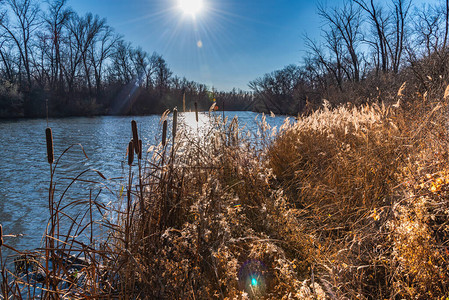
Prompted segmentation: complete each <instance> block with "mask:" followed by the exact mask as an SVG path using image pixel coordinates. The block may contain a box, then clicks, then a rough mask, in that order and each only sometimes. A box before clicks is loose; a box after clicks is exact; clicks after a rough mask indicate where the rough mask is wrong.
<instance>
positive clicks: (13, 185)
mask: <svg viewBox="0 0 449 300" xmlns="http://www.w3.org/2000/svg"><path fill="white" fill-rule="evenodd" d="M234 116H237V117H238V118H239V125H240V127H244V128H245V129H244V130H246V131H247V132H250V133H251V135H253V136H256V133H257V124H256V122H255V118H256V117H257V118H258V120H259V121H260V119H261V117H260V115H259V116H258V115H257V114H256V113H251V112H226V116H225V117H228V124H229V123H230V122H231V120H232V118H233V117H234ZM216 117H222V116H221V112H220V113H218V112H215V113H213V114H212V115H211V116H209V114H208V113H207V112H205V113H200V114H199V122H198V123H197V122H196V117H195V113H194V112H188V113H180V114H179V119H180V124H185V129H186V130H192V131H197V132H198V133H199V134H200V135H201V134H203V133H204V132H207V130H208V126H211V125H210V124H211V122H210V118H216ZM132 119H134V120H136V122H137V124H138V128H139V136H140V138H141V139H142V142H143V147H144V148H148V147H149V146H151V145H157V144H159V143H160V141H161V131H162V126H161V123H160V116H159V115H152V116H136V117H130V116H126V117H112V116H105V117H93V118H87V117H82V118H65V119H50V120H49V126H50V127H51V128H52V130H53V138H54V153H55V159H57V157H58V156H59V155H60V154H61V153H62V152H63V151H64V150H65V149H66V148H67V147H69V146H70V145H73V144H75V145H76V144H81V145H82V146H83V149H84V151H85V152H86V154H87V156H88V158H86V157H85V156H84V154H83V151H82V149H81V147H80V146H78V145H76V146H74V147H73V148H71V149H70V150H69V151H68V153H66V154H65V155H64V156H63V158H62V159H61V161H60V164H59V166H58V168H57V171H56V182H57V183H56V195H55V198H56V199H59V197H60V196H61V194H62V193H63V191H64V189H65V187H66V186H67V185H68V184H69V183H70V181H71V178H73V177H74V176H76V175H78V174H79V173H80V172H82V171H84V170H86V169H89V168H92V169H96V170H99V171H101V172H102V173H103V174H104V175H105V176H106V177H107V178H116V177H126V176H127V174H128V168H127V164H126V147H127V144H128V142H129V141H130V139H131V137H132V133H131V120H132ZM284 119H285V117H282V116H281V117H276V118H271V117H267V122H268V123H270V124H271V125H272V126H280V125H281V124H282V122H283V121H284ZM168 121H169V128H171V115H170V116H169V119H168ZM45 128H46V120H44V119H32V120H2V121H0V137H1V140H2V154H3V158H2V159H1V160H0V170H1V172H0V183H1V184H0V223H1V224H2V225H3V231H4V234H8V235H19V234H23V235H24V236H22V237H16V238H12V237H7V238H5V243H6V244H8V245H10V246H13V247H15V248H17V249H19V250H20V249H22V250H24V249H30V250H31V249H34V248H37V247H40V246H41V244H40V243H41V238H42V235H43V233H44V230H45V227H46V224H47V220H48V217H49V216H48V185H49V180H50V171H49V169H50V168H49V165H48V163H47V159H46V146H45ZM83 179H86V180H91V181H102V180H100V179H101V178H99V176H98V175H97V174H96V173H95V172H88V173H86V175H85V176H83ZM120 182H121V181H120V180H116V181H113V182H111V181H108V182H107V184H108V185H112V190H113V192H116V193H118V192H117V191H118V190H119V188H120ZM98 186H99V185H98V184H94V183H76V184H75V185H73V186H72V187H71V188H70V189H69V191H68V193H67V194H66V195H64V199H63V200H64V203H66V204H67V203H68V202H69V201H72V200H79V199H89V197H90V195H89V194H90V190H93V191H94V192H92V194H93V196H95V195H96V193H97V192H98ZM98 199H99V201H100V202H101V203H104V204H106V203H108V202H114V201H117V197H116V196H115V195H113V194H112V193H111V192H109V191H108V190H107V189H103V192H102V194H101V195H100V196H99V198H98ZM83 212H85V206H82V205H80V206H78V207H76V208H73V209H72V210H71V211H70V213H71V214H73V215H77V214H79V213H83ZM95 217H97V218H99V217H100V216H99V215H96V216H95Z"/></svg>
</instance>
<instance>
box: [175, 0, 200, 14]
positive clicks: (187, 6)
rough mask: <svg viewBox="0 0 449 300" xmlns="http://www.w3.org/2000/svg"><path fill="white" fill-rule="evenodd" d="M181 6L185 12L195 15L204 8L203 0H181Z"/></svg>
mask: <svg viewBox="0 0 449 300" xmlns="http://www.w3.org/2000/svg"><path fill="white" fill-rule="evenodd" d="M179 7H180V8H181V10H182V11H183V12H184V13H185V14H189V15H192V16H194V17H195V16H196V15H197V14H198V13H199V12H200V11H201V9H202V8H203V0H179Z"/></svg>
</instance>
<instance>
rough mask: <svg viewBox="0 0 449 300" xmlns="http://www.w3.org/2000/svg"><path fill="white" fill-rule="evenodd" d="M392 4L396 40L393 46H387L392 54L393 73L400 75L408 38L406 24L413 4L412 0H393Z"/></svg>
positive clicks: (393, 32)
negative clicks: (405, 43)
mask: <svg viewBox="0 0 449 300" xmlns="http://www.w3.org/2000/svg"><path fill="white" fill-rule="evenodd" d="M392 2H393V6H394V14H393V28H392V34H393V35H394V39H393V42H392V43H391V44H390V43H387V45H388V48H389V52H390V57H391V65H392V69H393V72H394V73H398V72H399V67H400V64H401V62H402V54H403V52H404V42H405V38H406V27H405V24H406V22H407V17H408V15H409V10H410V7H411V5H412V2H411V0H393V1H392Z"/></svg>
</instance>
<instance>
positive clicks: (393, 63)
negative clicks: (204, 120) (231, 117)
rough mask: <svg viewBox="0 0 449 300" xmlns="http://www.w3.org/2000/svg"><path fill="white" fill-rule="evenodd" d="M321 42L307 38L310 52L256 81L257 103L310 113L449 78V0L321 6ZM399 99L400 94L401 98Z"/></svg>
mask: <svg viewBox="0 0 449 300" xmlns="http://www.w3.org/2000/svg"><path fill="white" fill-rule="evenodd" d="M318 13H319V15H320V16H321V19H322V21H323V23H322V24H323V27H322V42H317V41H316V40H314V39H312V38H310V37H308V36H307V35H306V36H304V39H305V40H306V45H307V55H306V56H305V58H304V60H303V62H302V63H301V64H298V65H293V64H292V65H289V66H287V67H285V68H284V69H282V70H278V71H274V72H272V73H269V74H265V75H264V76H262V77H260V78H257V79H255V80H253V81H252V82H250V84H249V86H250V88H251V89H252V90H253V92H254V96H255V100H256V101H257V103H258V104H257V106H256V109H258V110H265V111H268V110H272V111H274V112H283V113H290V114H298V113H308V112H310V111H313V110H314V109H316V108H317V107H319V106H320V105H321V104H322V102H323V99H326V100H328V101H329V102H330V103H331V104H333V105H336V104H340V103H346V102H354V103H356V104H360V103H366V102H368V101H383V100H385V99H395V97H392V95H394V94H395V93H396V94H397V92H398V89H399V87H401V86H403V84H404V82H406V84H405V85H406V86H407V88H404V87H405V85H404V86H403V89H402V91H401V93H409V94H419V93H421V94H422V93H424V91H428V90H429V88H431V87H436V86H438V87H439V86H445V85H447V83H448V81H449V72H448V70H449V64H448V61H449V60H448V58H449V51H448V44H449V40H448V36H449V1H441V3H439V4H436V5H430V4H421V5H419V6H418V5H415V4H414V3H413V1H411V0H390V1H385V2H383V1H382V2H381V1H374V0H345V1H344V2H343V4H342V5H340V6H335V7H329V6H324V5H318ZM396 98H397V97H396Z"/></svg>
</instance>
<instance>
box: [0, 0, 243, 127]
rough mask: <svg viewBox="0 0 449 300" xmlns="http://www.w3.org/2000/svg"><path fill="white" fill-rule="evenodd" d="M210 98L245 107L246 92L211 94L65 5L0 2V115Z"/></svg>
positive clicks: (165, 105) (155, 108)
mask: <svg viewBox="0 0 449 300" xmlns="http://www.w3.org/2000/svg"><path fill="white" fill-rule="evenodd" d="M184 94H185V98H186V99H187V100H186V104H187V107H186V109H192V108H193V103H194V102H195V101H197V102H198V104H199V107H200V108H201V109H209V107H210V106H211V104H212V103H213V102H212V101H213V99H214V98H215V99H217V100H218V99H219V100H218V101H219V103H225V108H226V109H228V110H246V109H251V108H252V107H251V100H252V95H251V93H249V92H243V91H236V90H233V91H231V92H226V93H225V92H218V91H211V90H208V88H207V87H206V85H204V84H201V83H197V82H194V81H190V80H188V79H186V78H180V77H178V76H176V75H174V74H173V72H172V71H171V70H170V68H169V67H168V64H167V62H166V61H165V59H164V58H163V57H162V55H160V54H158V53H151V54H150V53H149V52H146V51H145V50H143V49H141V48H140V47H137V48H136V47H134V46H133V45H131V43H129V42H127V41H125V40H124V39H123V37H122V36H120V34H118V33H116V32H115V31H114V29H113V28H112V27H110V26H109V25H108V24H107V22H106V19H104V18H101V17H100V16H98V15H95V16H94V15H92V14H90V13H88V14H86V15H84V16H80V15H78V14H77V13H76V12H74V11H73V10H72V9H71V8H70V7H69V6H68V1H67V0H50V1H48V2H43V1H37V0H3V1H2V2H0V117H3V118H11V117H42V116H45V115H46V111H47V108H48V111H49V115H50V116H77V115H100V114H113V115H123V114H152V113H162V112H164V111H165V110H166V109H172V108H173V107H175V106H178V108H182V99H183V95H184Z"/></svg>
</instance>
